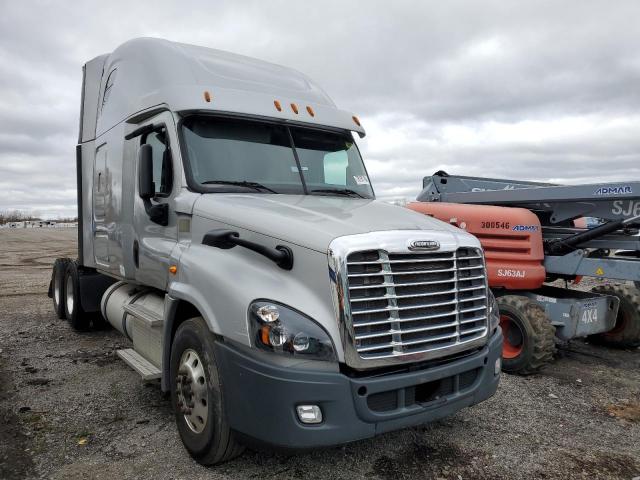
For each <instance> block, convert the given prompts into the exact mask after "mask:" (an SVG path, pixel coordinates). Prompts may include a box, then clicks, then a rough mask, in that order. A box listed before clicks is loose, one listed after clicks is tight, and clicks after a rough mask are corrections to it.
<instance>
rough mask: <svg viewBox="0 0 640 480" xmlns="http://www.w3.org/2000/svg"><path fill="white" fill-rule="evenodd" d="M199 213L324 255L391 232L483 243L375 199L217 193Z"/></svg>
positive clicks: (202, 202)
mask: <svg viewBox="0 0 640 480" xmlns="http://www.w3.org/2000/svg"><path fill="white" fill-rule="evenodd" d="M193 213H194V215H197V216H200V217H204V218H208V219H211V220H214V221H218V222H221V223H224V224H227V225H230V226H235V227H237V228H242V229H246V230H251V231H254V232H257V233H261V234H264V235H268V236H270V237H273V238H277V239H279V240H282V241H285V242H290V243H293V244H296V245H299V246H301V247H306V248H310V249H313V250H317V251H319V252H322V253H326V252H327V249H328V247H329V244H330V243H331V241H332V240H334V239H335V238H338V237H342V236H345V235H355V234H359V233H368V232H373V231H386V230H428V231H439V232H450V233H451V236H452V237H458V236H464V237H465V239H466V237H468V238H469V240H467V242H466V243H467V244H468V245H475V244H476V243H477V242H474V239H473V237H472V236H471V235H468V234H466V233H465V232H463V231H462V230H460V229H458V228H455V227H453V226H451V225H448V224H446V223H444V222H441V221H440V220H435V219H433V218H431V217H428V216H426V215H423V214H420V213H417V212H414V211H412V210H409V209H407V208H402V207H398V206H395V205H391V204H388V203H384V202H381V201H378V200H369V199H357V198H348V197H345V198H342V197H330V196H318V195H271V194H236V193H229V194H221V193H216V194H204V195H201V196H200V197H199V198H198V200H197V201H196V203H195V205H194V209H193ZM452 240H454V238H452ZM456 240H457V239H456Z"/></svg>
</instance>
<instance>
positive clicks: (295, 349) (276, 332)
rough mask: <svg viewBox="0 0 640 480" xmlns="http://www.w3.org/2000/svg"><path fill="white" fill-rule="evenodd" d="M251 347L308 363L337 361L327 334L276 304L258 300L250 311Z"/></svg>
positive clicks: (313, 322)
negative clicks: (304, 359)
mask: <svg viewBox="0 0 640 480" xmlns="http://www.w3.org/2000/svg"><path fill="white" fill-rule="evenodd" d="M249 331H250V333H251V339H252V342H253V345H254V346H255V347H257V348H260V349H262V350H267V351H269V352H275V353H279V354H281V355H286V356H289V357H298V358H301V359H302V358H306V359H309V360H326V361H337V358H336V354H335V349H334V348H333V342H332V341H331V338H330V337H329V334H328V333H327V332H325V330H324V329H323V328H322V327H321V326H320V325H318V324H317V323H316V322H315V321H314V320H312V319H311V318H309V317H307V316H305V315H303V314H302V313H300V312H298V311H296V310H294V309H292V308H290V307H286V306H284V305H281V304H279V303H274V302H268V301H265V300H260V301H257V302H254V303H252V304H251V306H250V307H249Z"/></svg>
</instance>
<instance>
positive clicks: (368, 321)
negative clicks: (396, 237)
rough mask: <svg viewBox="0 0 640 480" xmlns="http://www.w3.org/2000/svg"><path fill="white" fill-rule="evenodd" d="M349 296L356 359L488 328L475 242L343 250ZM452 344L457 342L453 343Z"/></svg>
mask: <svg viewBox="0 0 640 480" xmlns="http://www.w3.org/2000/svg"><path fill="white" fill-rule="evenodd" d="M347 285H348V301H349V305H350V317H351V324H352V329H353V330H352V335H353V341H354V343H355V349H356V351H357V353H358V355H359V356H360V357H361V358H362V359H382V358H389V357H394V356H398V355H410V354H422V353H425V352H433V351H437V350H443V353H442V354H443V355H444V354H446V350H447V349H449V348H450V347H453V346H456V347H458V346H463V345H464V344H466V343H471V342H474V341H475V340H478V339H480V338H482V337H483V336H485V335H486V334H487V284H486V278H485V267H484V259H483V256H482V252H481V250H479V249H477V248H459V249H457V250H455V251H450V252H429V253H390V252H387V251H385V250H366V251H358V252H353V253H350V254H349V255H348V256H347ZM457 350H458V351H459V348H457Z"/></svg>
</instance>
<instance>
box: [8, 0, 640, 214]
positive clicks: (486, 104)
mask: <svg viewBox="0 0 640 480" xmlns="http://www.w3.org/2000/svg"><path fill="white" fill-rule="evenodd" d="M5 3H6V4H5V5H3V15H2V16H1V17H0V69H1V71H2V72H3V75H2V76H0V125H2V128H1V129H0V209H6V208H25V209H38V210H39V211H42V212H45V213H46V214H48V215H56V214H58V213H60V214H64V215H67V214H68V213H69V212H71V211H73V210H74V209H75V191H74V188H75V170H74V169H75V153H74V148H75V143H76V141H77V129H78V112H79V108H80V105H79V102H80V84H81V68H82V64H83V63H84V62H86V61H87V60H89V59H91V58H93V57H95V56H97V55H100V54H102V53H105V52H109V51H112V50H113V49H114V48H115V47H117V46H118V45H119V44H120V43H122V42H124V41H126V40H128V39H130V38H132V37H138V36H158V37H164V38H168V39H171V40H176V41H181V42H187V43H194V44H198V45H205V46H210V47H214V48H220V49H223V50H230V51H234V52H237V53H241V54H245V55H249V56H254V57H258V58H261V59H264V60H267V61H271V62H275V63H280V64H283V65H287V66H291V67H294V68H297V69H298V70H301V71H303V72H304V73H306V74H308V75H309V76H310V77H312V78H313V79H315V80H316V81H317V82H318V83H319V84H320V85H322V86H323V87H324V88H325V90H326V91H327V92H328V93H329V95H330V96H331V97H332V98H333V99H334V100H335V101H336V103H337V104H338V105H339V106H340V107H342V108H345V109H348V110H352V111H355V112H356V113H357V114H358V115H359V116H360V118H361V120H362V121H363V123H364V126H365V128H366V129H367V132H368V136H367V137H366V138H365V139H364V140H362V141H360V142H359V144H360V148H361V150H362V152H363V154H364V156H365V159H366V160H367V166H368V170H369V172H370V174H371V176H372V180H373V184H374V186H375V188H376V192H377V194H378V196H379V197H380V198H383V199H388V200H390V199H396V198H400V197H407V198H412V197H415V195H416V194H417V193H418V191H419V189H420V185H421V181H422V180H421V179H422V177H423V176H425V175H430V174H432V173H433V172H434V171H436V170H446V171H448V172H449V173H452V174H467V175H486V176H507V177H513V178H520V179H529V180H540V181H555V182H567V183H578V182H602V181H614V180H620V179H629V178H634V179H635V178H637V179H640V172H639V171H638V170H639V168H640V167H638V165H640V162H638V160H639V153H638V152H640V148H639V147H640V145H639V143H640V140H639V139H640V116H639V114H638V113H637V112H638V111H640V89H638V84H640V82H639V80H640V51H638V49H637V45H638V44H639V43H640V42H639V41H640V30H638V29H637V28H636V22H637V18H638V17H639V14H640V5H639V4H638V3H637V2H633V1H621V2H616V3H615V4H610V3H605V2H584V1H567V2H561V3H559V2H552V1H529V2H498V1H492V0H490V1H485V2H462V1H449V2H409V1H395V2H393V3H391V2H383V1H367V2H366V3H365V2H338V1H325V2H285V1H249V2H230V1H229V2H196V1H183V2H179V3H178V2H169V1H161V0H158V1H156V2H153V3H152V4H151V3H146V2H124V1H111V2H95V1H91V2H82V3H79V4H73V5H71V4H67V5H65V4H59V3H55V2H39V3H38V4H37V5H36V4H33V3H29V2H5Z"/></svg>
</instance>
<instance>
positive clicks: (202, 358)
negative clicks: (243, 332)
mask: <svg viewBox="0 0 640 480" xmlns="http://www.w3.org/2000/svg"><path fill="white" fill-rule="evenodd" d="M170 368H171V370H170V382H171V403H172V405H173V408H174V412H175V418H176V425H177V427H178V432H179V433H180V438H181V439H182V443H183V444H184V446H185V448H186V449H187V451H188V452H189V454H190V455H191V456H192V457H193V458H194V459H195V460H196V461H197V462H198V463H200V464H202V465H214V464H219V463H223V462H226V461H228V460H231V459H232V458H235V457H237V456H238V455H240V454H241V453H242V452H243V451H244V446H243V445H241V444H240V443H238V442H237V441H236V439H235V434H234V432H233V431H232V430H231V428H230V427H229V423H228V420H227V417H226V412H225V408H224V392H223V389H222V384H221V381H220V374H219V371H218V365H217V362H216V358H215V354H214V339H213V335H212V333H211V331H210V330H209V328H208V327H207V324H206V323H205V321H204V320H203V319H202V317H196V318H192V319H191V320H187V321H186V322H184V323H183V324H182V325H180V327H179V328H178V331H177V332H176V335H175V337H174V340H173V345H172V348H171V365H170Z"/></svg>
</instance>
